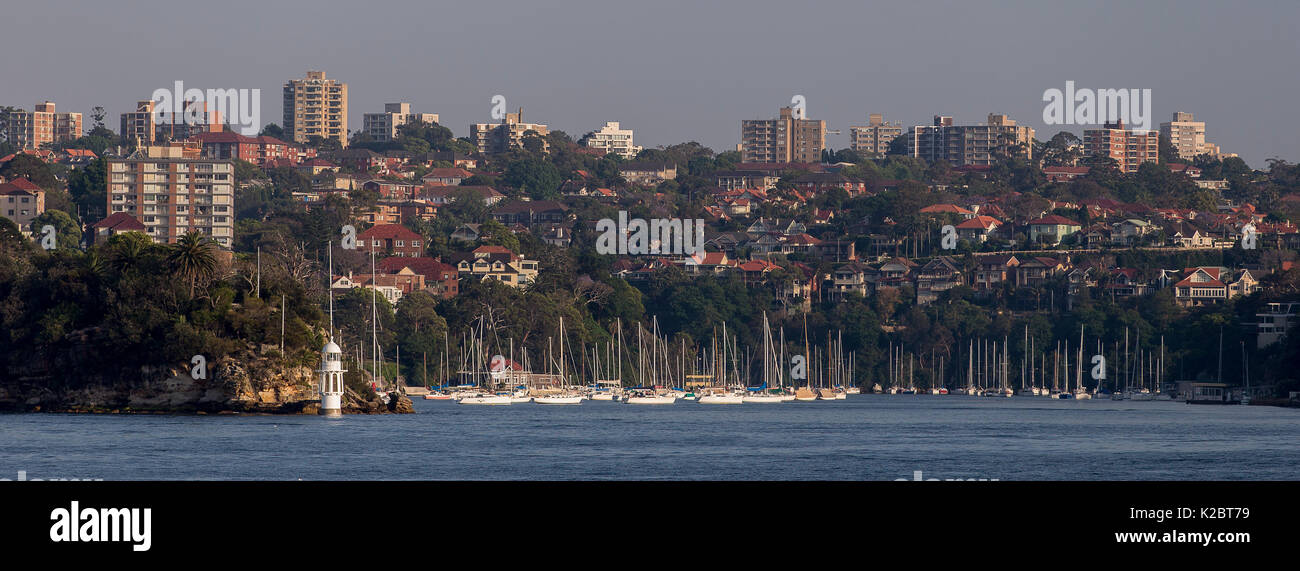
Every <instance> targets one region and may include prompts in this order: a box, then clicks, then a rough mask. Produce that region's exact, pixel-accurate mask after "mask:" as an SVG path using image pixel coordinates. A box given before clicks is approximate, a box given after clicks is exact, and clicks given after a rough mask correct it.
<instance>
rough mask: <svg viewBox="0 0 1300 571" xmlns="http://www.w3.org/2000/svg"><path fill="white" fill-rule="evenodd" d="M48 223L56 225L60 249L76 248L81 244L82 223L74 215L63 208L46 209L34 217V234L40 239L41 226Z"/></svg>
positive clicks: (55, 232)
mask: <svg viewBox="0 0 1300 571" xmlns="http://www.w3.org/2000/svg"><path fill="white" fill-rule="evenodd" d="M46 225H49V226H53V227H54V235H55V244H54V245H55V247H56V248H58V249H60V250H71V249H76V248H77V247H78V246H80V245H81V225H79V224H77V222H76V221H75V220H73V219H72V216H70V215H68V213H67V212H64V211H62V210H46V211H45V212H43V213H41V215H40V216H37V217H36V218H33V219H32V234H33V235H34V236H35V237H36V239H37V240H38V241H39V240H40V239H41V235H42V232H41V228H44V227H45V226H46Z"/></svg>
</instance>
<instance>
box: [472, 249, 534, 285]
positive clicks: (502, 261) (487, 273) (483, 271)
mask: <svg viewBox="0 0 1300 571" xmlns="http://www.w3.org/2000/svg"><path fill="white" fill-rule="evenodd" d="M459 257H460V260H459V261H458V262H457V264H456V269H457V271H458V272H460V273H461V274H467V275H471V276H478V277H479V278H482V279H485V280H497V281H499V282H501V283H504V284H506V285H508V286H511V287H517V288H518V287H525V286H527V285H529V284H531V283H533V282H534V281H536V279H537V274H538V269H537V261H536V260H529V259H527V258H524V257H523V256H520V255H519V254H516V253H514V252H511V251H510V250H509V249H507V248H504V247H501V246H479V247H478V248H475V249H474V251H473V252H470V254H469V255H468V256H464V255H462V256H459Z"/></svg>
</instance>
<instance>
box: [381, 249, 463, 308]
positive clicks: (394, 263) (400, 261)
mask: <svg viewBox="0 0 1300 571" xmlns="http://www.w3.org/2000/svg"><path fill="white" fill-rule="evenodd" d="M376 270H377V271H382V272H385V273H388V274H393V275H401V276H419V281H420V283H421V287H414V282H415V280H414V279H410V280H409V281H410V282H411V284H412V288H411V289H407V290H405V293H410V292H411V291H418V290H423V291H427V292H429V293H431V294H433V295H434V296H437V297H441V298H444V299H447V298H453V297H456V294H457V293H458V292H459V278H460V272H459V270H457V268H456V266H453V265H451V264H444V263H442V262H440V261H438V260H436V259H434V258H429V257H424V256H421V257H415V258H401V257H391V258H384V259H383V260H380V261H379V263H378V265H377V266H376Z"/></svg>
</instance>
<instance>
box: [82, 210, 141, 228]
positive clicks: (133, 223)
mask: <svg viewBox="0 0 1300 571" xmlns="http://www.w3.org/2000/svg"><path fill="white" fill-rule="evenodd" d="M91 228H108V229H111V230H115V231H118V232H129V231H138V232H144V231H146V230H148V229H147V228H145V226H144V224H141V223H140V221H139V220H136V219H135V217H134V216H131V215H130V214H127V213H125V212H117V213H114V214H111V215H109V216H108V217H107V218H105V219H103V220H100V221H99V222H96V223H94V224H93V225H92V226H91Z"/></svg>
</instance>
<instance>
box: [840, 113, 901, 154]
mask: <svg viewBox="0 0 1300 571" xmlns="http://www.w3.org/2000/svg"><path fill="white" fill-rule="evenodd" d="M902 134H903V126H902V124H901V123H898V122H894V123H886V122H885V119H884V117H882V116H881V115H880V114H879V113H872V114H870V115H868V116H867V124H866V125H862V126H856V127H849V148H850V149H852V150H853V151H854V152H856V153H858V154H859V155H861V156H864V157H870V156H883V155H884V154H885V153H886V152H887V151H889V144H890V143H892V142H894V139H896V138H898V137H899V136H900V135H902Z"/></svg>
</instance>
